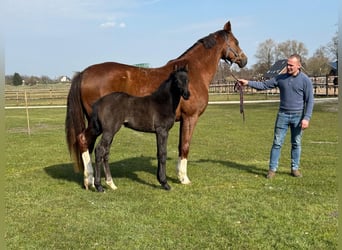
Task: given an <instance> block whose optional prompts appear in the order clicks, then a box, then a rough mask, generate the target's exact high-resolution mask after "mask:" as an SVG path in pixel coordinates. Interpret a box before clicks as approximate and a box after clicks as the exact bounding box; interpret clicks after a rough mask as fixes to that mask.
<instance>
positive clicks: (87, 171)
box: [77, 133, 94, 190]
mask: <svg viewBox="0 0 342 250" xmlns="http://www.w3.org/2000/svg"><path fill="white" fill-rule="evenodd" d="M86 137H87V136H86V134H85V133H81V134H79V135H78V136H77V139H78V144H79V146H80V150H81V152H82V153H81V156H82V161H83V165H84V170H83V176H84V180H83V185H84V188H85V189H87V190H88V189H89V187H94V171H93V166H92V164H91V158H90V154H89V151H88V140H87V138H86Z"/></svg>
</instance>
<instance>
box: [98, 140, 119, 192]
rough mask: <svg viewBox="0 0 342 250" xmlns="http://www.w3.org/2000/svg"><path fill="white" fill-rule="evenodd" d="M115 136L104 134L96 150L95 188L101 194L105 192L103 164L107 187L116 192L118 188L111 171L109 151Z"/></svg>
mask: <svg viewBox="0 0 342 250" xmlns="http://www.w3.org/2000/svg"><path fill="white" fill-rule="evenodd" d="M112 139H113V135H112V134H110V133H104V134H103V135H102V138H101V141H100V142H99V144H98V145H97V146H96V148H95V158H96V168H95V170H96V171H95V182H94V184H95V188H96V190H97V191H99V192H103V191H104V189H103V187H102V185H101V168H100V166H101V164H103V168H104V171H105V175H106V183H107V185H108V186H109V187H110V188H111V189H113V190H115V189H117V187H116V186H115V184H114V182H113V179H112V176H111V173H110V169H109V151H110V146H111V143H112Z"/></svg>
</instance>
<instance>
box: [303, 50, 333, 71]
mask: <svg viewBox="0 0 342 250" xmlns="http://www.w3.org/2000/svg"><path fill="white" fill-rule="evenodd" d="M329 69H330V67H329V58H328V56H327V52H326V48H325V47H323V46H321V47H320V48H318V49H317V50H316V51H315V53H314V54H313V56H312V57H310V58H309V59H308V60H307V62H306V67H305V70H306V71H307V72H308V74H309V75H311V76H324V75H326V74H328V73H329Z"/></svg>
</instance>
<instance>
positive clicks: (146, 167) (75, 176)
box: [44, 156, 178, 188]
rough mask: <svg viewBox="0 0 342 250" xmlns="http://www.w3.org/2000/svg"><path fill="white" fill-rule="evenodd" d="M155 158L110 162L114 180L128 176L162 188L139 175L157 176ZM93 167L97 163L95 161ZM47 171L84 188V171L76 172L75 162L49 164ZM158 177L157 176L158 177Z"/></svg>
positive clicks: (170, 180) (102, 175)
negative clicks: (140, 173)
mask: <svg viewBox="0 0 342 250" xmlns="http://www.w3.org/2000/svg"><path fill="white" fill-rule="evenodd" d="M153 160H155V159H154V158H152V157H144V156H142V157H134V158H128V159H124V160H121V161H117V162H112V163H110V165H109V167H110V171H111V173H112V176H113V180H114V182H115V179H118V178H128V179H131V180H133V181H135V182H138V183H141V184H144V185H148V186H151V187H153V188H162V187H161V186H160V185H159V184H158V185H156V184H152V183H150V182H147V181H145V180H143V179H141V178H140V177H139V175H138V172H145V173H150V174H152V175H153V176H155V177H156V174H157V166H154V165H153V163H152V161H153ZM93 167H95V164H94V163H93ZM44 170H45V172H46V173H47V174H48V175H49V176H51V177H52V178H54V179H61V180H66V181H70V182H76V183H78V184H79V185H80V186H81V187H82V188H83V173H75V172H74V168H73V164H72V163H70V164H67V163H64V164H59V165H53V166H48V167H46V168H45V169H44ZM101 177H102V178H103V177H104V173H103V169H102V168H101ZM156 179H157V178H156ZM167 180H168V181H169V182H173V183H175V182H178V180H176V179H174V178H170V177H168V176H167Z"/></svg>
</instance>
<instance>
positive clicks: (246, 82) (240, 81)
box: [238, 79, 248, 86]
mask: <svg viewBox="0 0 342 250" xmlns="http://www.w3.org/2000/svg"><path fill="white" fill-rule="evenodd" d="M238 81H239V83H240V84H241V85H242V86H246V85H247V84H248V80H245V79H238Z"/></svg>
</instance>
